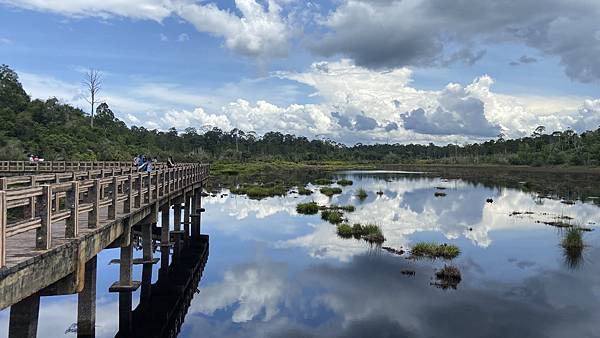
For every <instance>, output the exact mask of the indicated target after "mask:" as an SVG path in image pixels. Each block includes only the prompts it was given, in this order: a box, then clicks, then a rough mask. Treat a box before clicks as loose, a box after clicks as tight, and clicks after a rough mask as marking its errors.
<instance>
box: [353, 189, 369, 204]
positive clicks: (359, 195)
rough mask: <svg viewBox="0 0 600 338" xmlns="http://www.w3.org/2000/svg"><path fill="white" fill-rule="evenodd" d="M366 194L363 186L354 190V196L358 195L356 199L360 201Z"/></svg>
mask: <svg viewBox="0 0 600 338" xmlns="http://www.w3.org/2000/svg"><path fill="white" fill-rule="evenodd" d="M368 196H369V195H368V194H367V192H366V191H365V189H363V188H360V189H358V191H357V192H356V197H358V199H359V200H361V201H363V200H365V199H366V198H367V197H368Z"/></svg>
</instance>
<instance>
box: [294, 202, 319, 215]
mask: <svg viewBox="0 0 600 338" xmlns="http://www.w3.org/2000/svg"><path fill="white" fill-rule="evenodd" d="M296 211H297V212H298V213H299V214H302V215H316V214H318V213H319V205H318V204H317V202H314V201H313V202H308V203H300V204H298V205H297V206H296Z"/></svg>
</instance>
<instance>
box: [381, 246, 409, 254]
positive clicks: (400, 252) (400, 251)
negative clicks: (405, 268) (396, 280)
mask: <svg viewBox="0 0 600 338" xmlns="http://www.w3.org/2000/svg"><path fill="white" fill-rule="evenodd" d="M381 249H383V250H385V251H387V252H389V253H391V254H394V255H398V256H402V255H404V250H402V249H394V248H391V247H389V246H383V247H381Z"/></svg>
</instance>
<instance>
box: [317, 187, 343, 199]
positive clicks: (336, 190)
mask: <svg viewBox="0 0 600 338" xmlns="http://www.w3.org/2000/svg"><path fill="white" fill-rule="evenodd" d="M319 191H320V192H321V194H323V195H325V196H329V197H331V196H333V195H336V194H341V193H342V189H341V188H331V187H323V188H321V189H319Z"/></svg>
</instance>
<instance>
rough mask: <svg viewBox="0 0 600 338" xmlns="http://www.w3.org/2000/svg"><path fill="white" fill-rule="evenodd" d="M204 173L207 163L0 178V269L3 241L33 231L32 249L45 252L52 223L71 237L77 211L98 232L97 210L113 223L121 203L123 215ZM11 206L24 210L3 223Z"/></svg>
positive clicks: (203, 176)
mask: <svg viewBox="0 0 600 338" xmlns="http://www.w3.org/2000/svg"><path fill="white" fill-rule="evenodd" d="M4 162H10V161H4ZM109 163H112V162H109ZM114 163H121V162H114ZM94 164H97V163H96V162H94ZM0 165H2V163H1V162H0ZM208 175H209V165H206V164H181V165H178V166H176V167H174V168H167V167H166V166H165V167H163V168H161V169H158V170H154V171H153V172H151V173H147V172H137V168H134V167H131V166H130V167H127V168H124V167H118V168H117V167H114V168H112V169H111V170H106V169H100V170H96V169H92V170H90V171H87V172H71V173H56V174H40V175H31V176H29V177H28V179H24V178H23V177H22V176H21V177H3V178H0V268H1V267H3V266H4V265H5V264H6V239H7V238H8V237H11V236H14V235H17V234H20V233H23V232H26V231H31V230H36V236H35V237H36V248H37V249H40V250H48V249H50V248H51V247H52V223H53V222H58V221H62V220H65V237H66V238H76V237H77V236H78V228H79V215H80V214H82V213H83V214H85V213H88V228H97V227H98V226H99V223H100V217H99V215H100V213H99V210H100V209H101V208H104V207H108V219H109V220H115V219H116V215H117V212H116V210H117V207H118V204H119V203H120V202H123V213H125V214H126V213H129V212H131V211H132V210H134V209H138V208H141V207H143V206H146V205H148V204H150V203H152V202H154V201H156V200H158V199H159V198H161V197H163V196H165V195H169V194H171V193H172V192H175V191H177V190H180V189H183V188H185V187H187V186H189V185H193V184H195V183H198V182H201V181H203V180H205V179H206V178H208ZM24 182H27V183H24ZM23 184H28V186H23ZM15 208H23V212H22V215H23V216H19V217H17V219H11V220H8V211H9V210H11V209H15ZM18 214H21V213H18ZM9 222H10V223H9Z"/></svg>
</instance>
